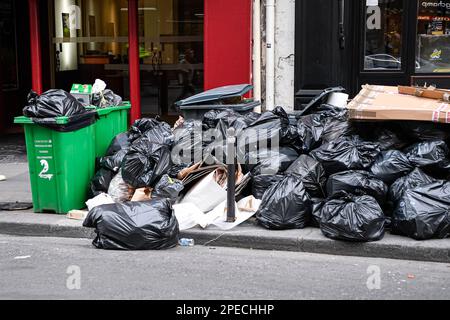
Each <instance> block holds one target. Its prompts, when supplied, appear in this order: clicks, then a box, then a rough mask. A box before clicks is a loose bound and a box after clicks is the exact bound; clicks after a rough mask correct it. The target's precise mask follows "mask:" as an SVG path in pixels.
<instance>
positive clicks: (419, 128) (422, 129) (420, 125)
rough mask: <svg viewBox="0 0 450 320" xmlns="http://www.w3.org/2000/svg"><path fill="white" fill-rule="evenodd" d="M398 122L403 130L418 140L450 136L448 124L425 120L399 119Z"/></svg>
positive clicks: (434, 139) (439, 138)
mask: <svg viewBox="0 0 450 320" xmlns="http://www.w3.org/2000/svg"><path fill="white" fill-rule="evenodd" d="M396 124H397V125H398V126H399V128H401V130H402V132H404V133H405V134H406V135H407V136H409V137H410V138H411V139H413V140H416V141H417V140H419V141H436V140H448V139H449V138H450V127H449V126H448V124H443V123H432V122H423V121H399V122H396Z"/></svg>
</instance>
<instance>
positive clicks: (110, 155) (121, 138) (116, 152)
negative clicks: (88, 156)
mask: <svg viewBox="0 0 450 320" xmlns="http://www.w3.org/2000/svg"><path fill="white" fill-rule="evenodd" d="M130 147H131V143H130V141H129V140H128V133H121V134H118V135H117V136H116V137H115V138H114V139H113V140H112V142H111V144H110V145H109V147H108V150H107V151H106V155H105V156H104V157H101V158H100V167H102V168H106V169H109V170H111V171H114V172H116V173H117V172H119V169H120V167H121V165H122V162H123V159H124V158H125V156H126V154H127V153H128V150H129V149H130Z"/></svg>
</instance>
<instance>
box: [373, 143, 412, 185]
mask: <svg viewBox="0 0 450 320" xmlns="http://www.w3.org/2000/svg"><path fill="white" fill-rule="evenodd" d="M413 169H414V166H413V165H412V164H411V163H410V161H409V160H408V157H407V156H406V155H405V154H404V153H403V152H401V151H397V150H391V151H383V152H382V153H381V154H380V155H379V156H378V157H377V158H376V159H375V163H374V164H373V166H372V167H371V168H370V172H371V173H372V174H373V175H374V176H375V177H377V178H378V179H380V180H383V181H384V182H386V183H388V184H391V183H392V182H394V181H395V180H397V179H398V178H400V177H403V176H404V175H407V174H408V173H410V172H411V171H412V170H413Z"/></svg>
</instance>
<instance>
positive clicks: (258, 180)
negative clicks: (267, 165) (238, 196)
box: [252, 174, 284, 200]
mask: <svg viewBox="0 0 450 320" xmlns="http://www.w3.org/2000/svg"><path fill="white" fill-rule="evenodd" d="M283 179H284V176H282V175H272V174H262V175H259V176H256V177H253V183H252V195H253V196H254V197H255V198H256V199H260V200H261V199H262V198H263V196H264V193H265V192H266V191H267V190H268V189H270V187H271V186H272V185H274V184H276V183H278V182H280V181H281V180H283Z"/></svg>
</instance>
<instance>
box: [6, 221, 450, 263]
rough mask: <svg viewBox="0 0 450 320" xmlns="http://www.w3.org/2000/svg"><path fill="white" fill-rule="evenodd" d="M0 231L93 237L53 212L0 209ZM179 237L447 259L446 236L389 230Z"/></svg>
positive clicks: (246, 230)
mask: <svg viewBox="0 0 450 320" xmlns="http://www.w3.org/2000/svg"><path fill="white" fill-rule="evenodd" d="M0 234H7V235H14V236H32V237H62V238H87V239H94V238H95V231H94V229H88V228H84V227H83V226H82V225H81V221H74V220H69V219H67V218H65V217H61V216H53V215H38V216H36V214H32V213H20V214H8V213H5V212H0ZM180 237H181V238H190V239H194V241H195V244H196V245H206V246H211V247H233V248H242V249H255V250H268V251H275V250H276V251H291V252H303V253H316V254H329V255H342V256H358V257H370V258H387V259H397V260H413V261H427V262H443V263H450V239H445V240H430V241H422V242H419V241H415V240H412V239H409V238H405V237H399V236H394V235H391V234H389V233H386V236H385V238H384V239H383V240H382V241H379V242H372V243H349V242H342V241H335V240H331V239H328V238H326V237H324V236H323V235H322V233H321V232H320V230H319V229H305V230H288V231H269V230H265V229H263V228H260V227H257V226H255V225H254V224H252V223H246V224H244V225H242V226H239V227H237V228H236V229H234V230H232V231H227V232H223V231H220V230H202V229H191V230H187V231H183V232H181V234H180Z"/></svg>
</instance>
